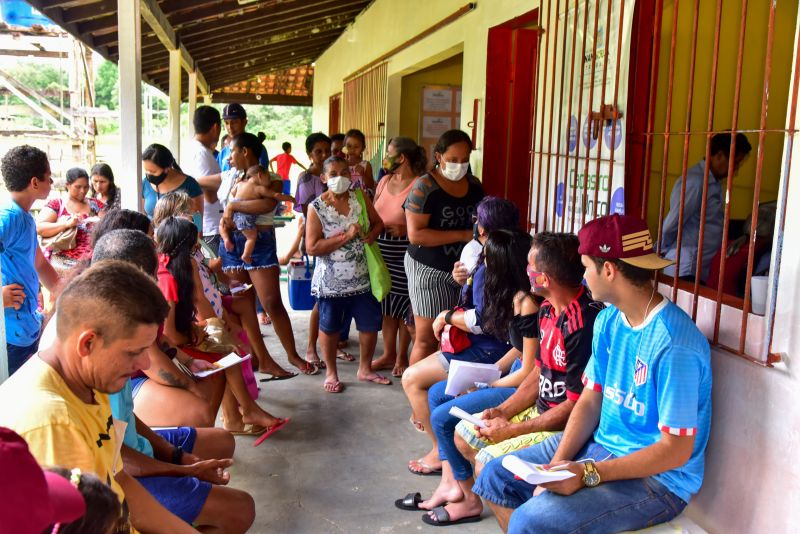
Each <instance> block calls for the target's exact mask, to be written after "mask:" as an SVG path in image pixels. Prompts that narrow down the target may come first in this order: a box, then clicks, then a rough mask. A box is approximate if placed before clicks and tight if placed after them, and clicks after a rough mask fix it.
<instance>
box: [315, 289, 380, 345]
mask: <svg viewBox="0 0 800 534" xmlns="http://www.w3.org/2000/svg"><path fill="white" fill-rule="evenodd" d="M317 306H318V309H319V329H320V330H322V331H323V332H325V333H326V334H329V335H330V334H335V333H339V332H340V331H341V330H342V327H343V326H344V324H345V321H348V322H349V320H350V317H352V318H353V319H355V321H356V330H358V331H359V332H379V331H380V330H381V327H382V326H383V315H382V314H381V305H380V303H379V302H378V301H377V300H376V299H375V297H373V296H372V293H370V292H367V293H360V294H358V295H350V296H347V297H325V298H320V299H317Z"/></svg>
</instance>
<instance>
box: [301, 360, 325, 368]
mask: <svg viewBox="0 0 800 534" xmlns="http://www.w3.org/2000/svg"><path fill="white" fill-rule="evenodd" d="M306 363H310V364H311V365H313V366H314V367H316V368H317V369H327V368H328V366H327V365H325V362H323V361H322V360H306Z"/></svg>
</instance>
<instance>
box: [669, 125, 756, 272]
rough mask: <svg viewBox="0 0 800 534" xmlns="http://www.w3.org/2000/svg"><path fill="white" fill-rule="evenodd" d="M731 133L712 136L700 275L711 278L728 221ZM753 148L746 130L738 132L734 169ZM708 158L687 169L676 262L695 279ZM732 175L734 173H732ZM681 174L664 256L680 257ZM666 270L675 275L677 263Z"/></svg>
mask: <svg viewBox="0 0 800 534" xmlns="http://www.w3.org/2000/svg"><path fill="white" fill-rule="evenodd" d="M730 148H731V134H730V133H718V134H716V135H715V136H714V137H712V138H711V151H710V153H711V159H710V160H709V162H708V192H707V195H706V198H707V199H708V200H707V202H706V217H705V233H704V234H703V251H702V257H703V267H702V271H701V274H700V279H701V280H702V281H703V282H705V281H706V280H707V279H708V271H709V269H710V267H711V259H712V258H713V257H714V255H716V254H717V252H719V249H720V247H721V246H722V227H723V225H724V222H725V195H724V191H723V186H722V183H721V182H723V181H724V180H725V179H726V178H728V170H729V168H730V160H729V158H730ZM751 150H752V147H751V146H750V142H749V141H748V140H747V137H745V136H744V134H741V133H738V134H736V155H735V157H734V162H733V172H734V174H735V173H736V170H737V169H738V168H739V166H740V165H741V164H742V162H743V161H744V159H745V158H746V157H747V155H748V154H749V153H750V151H751ZM705 165H706V161H705V159H702V160H700V161H699V162H698V163H697V164H696V165H695V166H694V167H692V168H691V169H689V170H688V171H686V194H685V196H684V200H683V233H682V234H681V258H680V265H678V266H677V269H678V276H680V277H681V278H684V279H686V280H690V281H694V277H695V269H696V267H697V255H698V244H699V240H700V225H701V221H700V210H701V207H702V203H703V174H704V172H705ZM731 178H733V177H731ZM681 184H682V178H678V181H677V182H675V185H674V186H673V187H672V193H671V194H670V197H669V213H667V216H666V218H665V219H664V226H663V229H662V232H661V234H662V236H661V252H662V253H663V254H664V257H665V258H667V259H670V260H675V259H676V258H677V257H678V216H679V214H680V213H679V210H680V206H681V187H682V185H681ZM664 274H667V275H669V276H673V275H674V274H675V267H668V268H666V269H664Z"/></svg>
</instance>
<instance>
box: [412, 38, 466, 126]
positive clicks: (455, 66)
mask: <svg viewBox="0 0 800 534" xmlns="http://www.w3.org/2000/svg"><path fill="white" fill-rule="evenodd" d="M463 63H464V54H458V55H456V56H453V57H451V58H449V59H446V60H444V61H442V62H440V63H437V64H435V65H431V66H430V67H427V68H424V69H422V70H418V71H417V72H414V73H413V74H407V75H405V76H403V79H402V82H401V89H400V91H401V93H400V129H399V134H400V135H404V136H406V137H410V138H411V139H417V138H418V137H419V111H420V106H421V100H422V88H423V86H426V85H458V86H460V85H461V76H462V70H463Z"/></svg>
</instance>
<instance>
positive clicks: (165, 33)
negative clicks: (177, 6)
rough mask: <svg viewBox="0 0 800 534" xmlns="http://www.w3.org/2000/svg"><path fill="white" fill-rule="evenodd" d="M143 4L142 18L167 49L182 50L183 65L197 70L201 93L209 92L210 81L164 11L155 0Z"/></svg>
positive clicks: (142, 0) (142, 1) (194, 70)
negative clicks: (198, 67) (198, 66)
mask: <svg viewBox="0 0 800 534" xmlns="http://www.w3.org/2000/svg"><path fill="white" fill-rule="evenodd" d="M140 1H141V6H142V18H143V19H144V20H145V22H147V24H148V26H150V27H151V28H152V29H153V31H154V32H156V36H157V37H158V39H159V40H160V41H161V42H162V43H163V44H164V46H165V47H166V48H167V50H180V57H181V65H182V66H183V68H184V69H186V70H187V71H192V72H197V88H198V90H199V92H200V93H201V94H208V92H209V88H208V82H206V79H205V76H203V73H202V72H200V70H199V69H197V65H196V64H195V61H194V59H192V56H191V55H189V52H188V51H187V50H186V47H185V46H183V44H182V43H181V42H180V40H179V39H178V36H177V35H176V34H175V30H174V29H173V28H172V26H171V25H170V23H169V21H168V20H167V17H166V15H164V12H163V11H161V8H160V7H158V4H157V3H156V1H155V0H140Z"/></svg>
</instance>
